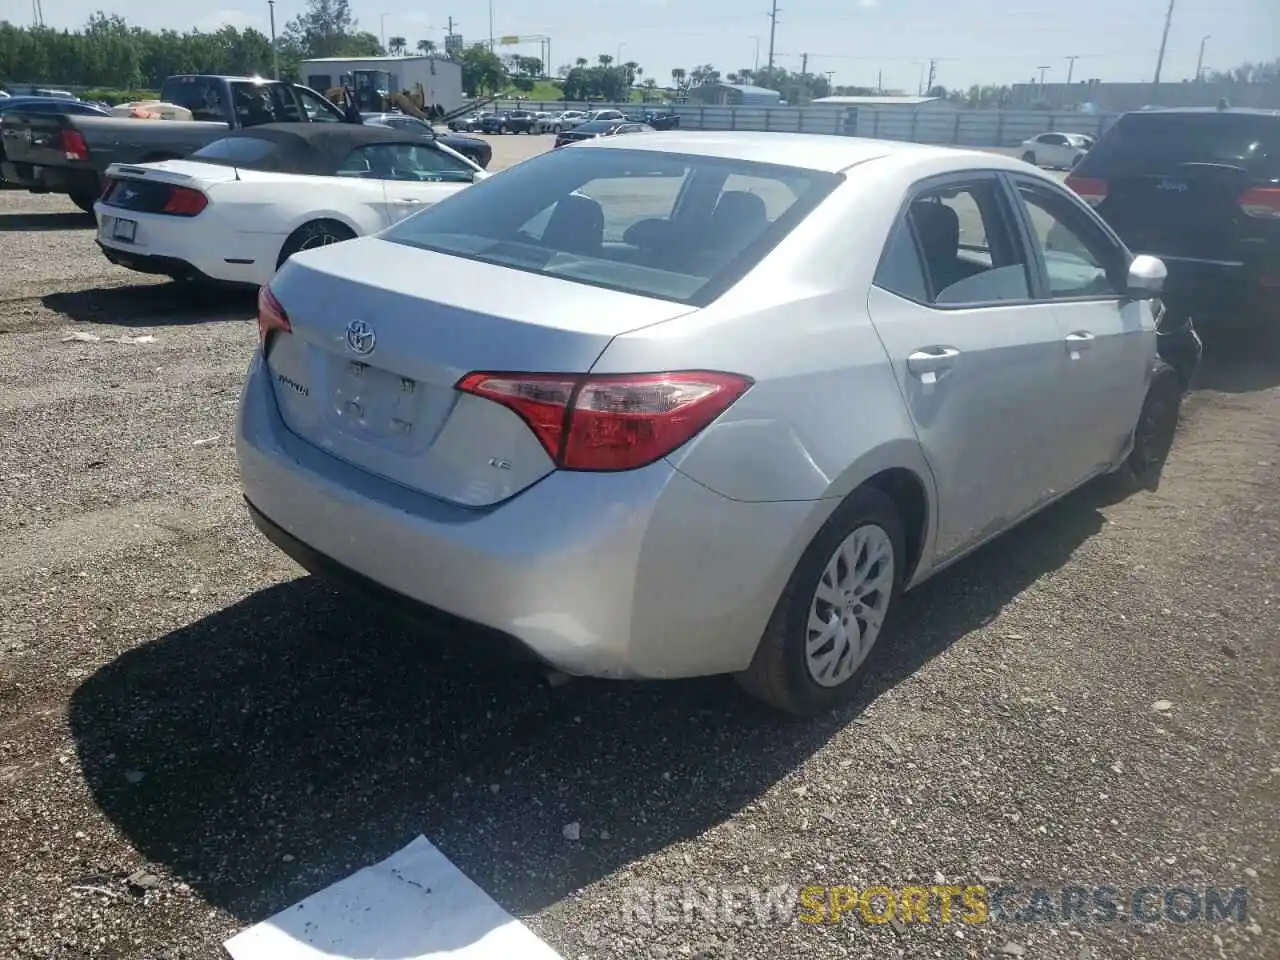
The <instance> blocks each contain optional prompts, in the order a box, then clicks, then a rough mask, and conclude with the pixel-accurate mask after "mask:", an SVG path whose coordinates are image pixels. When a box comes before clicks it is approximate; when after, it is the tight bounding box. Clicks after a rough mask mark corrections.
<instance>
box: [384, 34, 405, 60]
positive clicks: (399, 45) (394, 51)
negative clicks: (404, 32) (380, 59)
mask: <svg viewBox="0 0 1280 960" xmlns="http://www.w3.org/2000/svg"><path fill="white" fill-rule="evenodd" d="M408 42H409V41H407V40H406V39H405V38H404V37H392V38H391V39H390V40H388V41H387V52H388V53H390V54H391V55H392V56H393V57H402V56H404V48H405V44H406V43H408Z"/></svg>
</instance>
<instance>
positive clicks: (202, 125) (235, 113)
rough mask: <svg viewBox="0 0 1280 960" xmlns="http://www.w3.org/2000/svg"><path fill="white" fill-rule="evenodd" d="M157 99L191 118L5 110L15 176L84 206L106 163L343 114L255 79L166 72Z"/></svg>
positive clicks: (314, 97) (171, 154)
mask: <svg viewBox="0 0 1280 960" xmlns="http://www.w3.org/2000/svg"><path fill="white" fill-rule="evenodd" d="M159 99H160V100H161V101H163V102H165V103H173V104H177V105H178V106H180V107H185V108H186V109H188V110H190V111H191V112H192V116H193V118H194V119H192V120H189V121H183V120H164V121H156V122H142V121H139V120H134V119H130V118H128V117H113V116H99V115H97V113H92V114H88V113H72V112H68V111H61V112H59V113H56V114H35V115H29V116H28V115H14V116H9V115H6V116H4V117H3V118H2V119H0V134H3V141H4V143H5V151H6V153H7V154H8V157H7V159H8V160H9V161H11V162H12V163H13V165H14V166H13V168H12V172H13V174H14V175H15V176H16V177H17V180H16V182H17V183H19V184H21V185H22V186H24V187H26V188H27V189H29V190H30V191H32V192H33V193H65V194H67V195H68V196H70V198H71V199H72V201H73V202H74V203H75V204H76V206H78V207H80V208H81V209H82V210H85V211H89V210H92V209H93V203H94V201H95V200H96V199H97V198H98V196H99V195H100V194H101V193H102V188H103V182H102V177H103V174H104V173H105V171H106V169H107V167H108V166H110V165H111V164H113V163H126V164H137V163H149V162H152V161H156V160H176V159H178V158H180V157H185V156H187V155H189V154H190V153H191V152H192V151H194V150H198V149H199V148H201V147H203V146H204V145H205V144H208V143H211V142H212V141H214V140H217V139H220V138H222V137H225V136H226V134H227V130H228V129H241V128H245V127H252V126H257V125H260V124H264V123H272V122H281V121H295V122H296V121H309V122H313V123H322V122H323V123H342V122H344V120H345V117H344V116H343V113H342V111H341V110H339V109H338V108H337V107H336V106H334V105H333V104H332V103H330V102H329V101H328V100H326V99H325V98H324V97H323V96H321V95H320V94H318V93H316V91H314V90H312V89H310V88H309V87H303V86H299V85H298V84H294V83H284V82H280V81H274V80H263V79H262V78H261V77H224V76H213V75H204V74H184V75H181V76H173V77H169V78H167V79H166V80H165V81H164V83H163V84H162V85H161V89H160V97H159ZM66 102H67V103H70V102H72V101H66ZM6 179H7V176H6Z"/></svg>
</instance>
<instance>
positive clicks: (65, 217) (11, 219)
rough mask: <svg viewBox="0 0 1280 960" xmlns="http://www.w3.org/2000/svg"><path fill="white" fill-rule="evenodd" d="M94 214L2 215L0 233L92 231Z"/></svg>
mask: <svg viewBox="0 0 1280 960" xmlns="http://www.w3.org/2000/svg"><path fill="white" fill-rule="evenodd" d="M95 224H96V221H95V220H94V218H93V214H92V213H0V233H3V232H5V231H6V230H15V231H17V230H91V229H93V227H94V226H95Z"/></svg>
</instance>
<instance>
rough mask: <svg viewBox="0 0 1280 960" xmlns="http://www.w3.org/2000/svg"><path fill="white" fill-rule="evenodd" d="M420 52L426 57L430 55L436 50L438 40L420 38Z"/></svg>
mask: <svg viewBox="0 0 1280 960" xmlns="http://www.w3.org/2000/svg"><path fill="white" fill-rule="evenodd" d="M418 52H419V53H420V54H422V55H423V56H424V57H428V56H430V55H431V54H433V53H435V52H436V42H435V41H434V40H419V41H418Z"/></svg>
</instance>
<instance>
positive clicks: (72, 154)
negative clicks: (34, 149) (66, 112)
mask: <svg viewBox="0 0 1280 960" xmlns="http://www.w3.org/2000/svg"><path fill="white" fill-rule="evenodd" d="M58 146H60V147H61V148H62V154H63V156H65V157H66V158H67V159H68V160H88V159H89V145H88V144H87V143H85V142H84V135H83V134H81V133H80V131H79V130H63V131H61V132H60V133H59V135H58Z"/></svg>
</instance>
